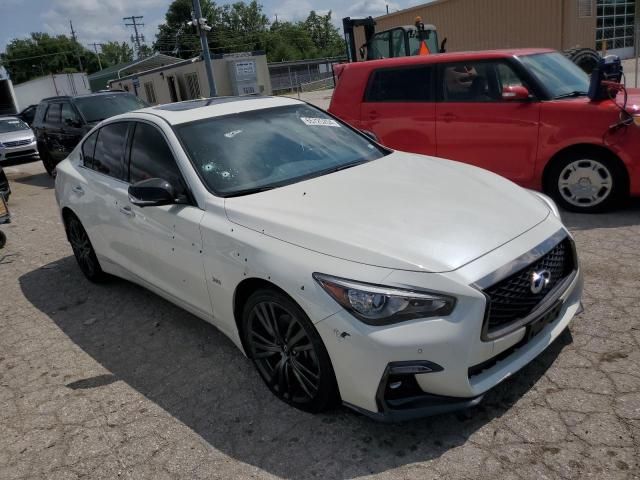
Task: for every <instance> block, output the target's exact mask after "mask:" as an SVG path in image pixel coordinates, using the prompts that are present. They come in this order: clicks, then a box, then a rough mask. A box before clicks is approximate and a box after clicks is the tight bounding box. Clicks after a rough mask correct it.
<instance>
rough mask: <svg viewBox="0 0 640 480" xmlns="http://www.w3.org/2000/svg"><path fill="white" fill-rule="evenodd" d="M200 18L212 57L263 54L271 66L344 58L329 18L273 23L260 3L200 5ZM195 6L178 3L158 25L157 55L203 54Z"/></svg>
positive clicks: (179, 0) (207, 1) (313, 16)
mask: <svg viewBox="0 0 640 480" xmlns="http://www.w3.org/2000/svg"><path fill="white" fill-rule="evenodd" d="M200 3H201V7H202V14H203V16H204V17H206V19H207V22H208V23H209V25H210V26H211V31H210V32H208V33H207V40H208V42H209V49H210V50H211V52H212V53H232V52H240V51H250V50H265V51H266V52H267V57H268V59H269V61H281V60H300V59H303V58H314V57H332V56H336V55H342V54H344V44H343V41H342V37H341V36H340V33H339V32H338V29H337V28H336V27H334V26H333V24H332V23H331V12H330V11H329V12H328V13H327V14H325V15H319V14H318V13H316V12H315V11H311V12H310V13H309V16H308V17H307V19H306V20H305V21H302V22H274V23H273V24H271V25H270V24H269V19H268V18H267V16H266V15H265V14H264V11H263V7H262V5H261V4H259V3H258V2H257V1H256V0H251V1H249V2H247V3H245V2H243V1H240V2H235V3H232V4H226V5H223V6H218V5H216V4H215V3H214V2H213V1H211V0H201V2H200ZM191 10H192V3H191V0H174V1H173V2H172V3H171V5H169V9H168V10H167V14H166V16H165V23H164V24H162V25H160V27H159V32H158V34H157V35H156V41H155V43H154V45H153V47H154V50H156V51H158V52H162V53H167V54H169V55H175V56H179V57H181V58H191V57H194V56H197V55H199V54H200V52H201V46H200V39H199V37H198V34H197V32H196V31H195V28H193V27H188V26H187V25H186V23H187V22H188V21H189V20H191Z"/></svg>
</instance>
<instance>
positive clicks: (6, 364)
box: [0, 164, 640, 480]
mask: <svg viewBox="0 0 640 480" xmlns="http://www.w3.org/2000/svg"><path fill="white" fill-rule="evenodd" d="M7 173H8V175H9V178H10V180H11V183H12V188H13V192H14V193H13V196H12V197H11V202H10V208H11V210H12V213H13V215H14V216H13V223H12V224H10V225H3V226H2V227H0V228H2V230H3V231H5V232H6V234H7V235H8V237H9V242H8V244H7V247H6V248H5V249H4V250H1V251H0V478H2V479H3V480H5V479H7V480H8V479H14V478H28V479H38V478H47V479H62V478H65V479H73V478H91V479H99V478H109V479H114V478H131V479H146V478H148V479H164V478H189V479H191V478H225V479H228V478H249V477H251V478H254V477H255V478H276V477H281V478H305V479H307V478H322V479H327V478H355V477H366V476H371V477H376V478H388V479H392V478H393V479H398V478H402V479H432V478H434V479H435V478H446V479H454V478H455V479H457V478H468V479H494V478H505V479H510V478H514V479H519V478H522V479H525V478H531V479H536V480H537V479H543V478H576V479H578V478H579V479H585V478H594V479H617V478H620V479H623V478H639V477H640V466H639V464H638V462H639V458H640V452H639V451H638V450H639V446H640V440H639V439H640V252H639V251H638V238H639V237H640V202H638V201H634V202H631V204H630V205H629V206H628V207H627V208H626V209H624V210H622V211H619V212H617V213H614V214H609V215H600V216H580V215H566V217H565V220H566V223H567V224H568V225H569V226H570V228H571V229H572V231H573V232H574V234H575V236H576V240H577V244H578V250H579V253H580V256H581V259H582V265H583V268H584V272H585V276H586V294H585V299H584V303H585V309H586V310H585V312H584V313H583V314H582V315H581V316H579V317H578V318H576V319H575V320H574V322H573V323H572V324H571V326H570V328H569V329H568V330H567V331H566V332H565V333H564V334H563V335H562V336H561V337H560V338H559V339H558V341H556V342H555V343H554V344H553V345H552V346H551V347H549V349H548V350H547V351H546V352H545V353H544V354H543V355H542V356H541V357H539V358H538V359H537V360H535V361H534V362H533V363H532V364H530V365H529V366H528V367H526V368H525V369H524V370H522V371H521V372H520V373H519V374H517V375H516V376H515V377H514V378H511V379H510V380H508V381H506V382H504V383H503V384H501V385H500V386H499V387H498V388H496V389H494V390H493V391H492V392H490V393H489V394H488V395H487V397H486V398H485V401H484V402H483V403H482V404H481V405H479V406H478V407H475V408H473V409H471V410H469V411H465V412H462V413H457V414H450V415H444V416H439V417H434V418H428V419H424V420H420V421H415V422H411V423H409V424H404V425H392V426H388V425H381V424H377V423H374V422H372V421H371V420H369V419H367V418H364V417H362V416H360V415H357V414H355V413H352V412H351V411H349V410H347V409H344V408H340V409H337V410H335V411H332V412H329V413H326V414H322V415H315V416H314V415H309V414H306V413H302V412H299V411H296V410H294V409H292V408H290V407H288V406H286V405H285V404H283V403H281V402H279V401H278V400H276V399H275V398H274V397H273V396H272V395H271V394H270V393H269V392H268V390H267V389H266V387H264V386H263V385H262V383H261V381H260V379H259V377H258V375H257V374H256V373H255V372H254V370H253V368H252V366H251V364H250V363H249V361H248V360H247V359H245V358H244V357H243V356H242V355H241V354H240V352H239V351H238V350H236V349H235V347H234V346H233V345H232V344H231V342H230V341H228V340H227V339H226V338H225V337H224V336H223V335H222V334H220V333H219V332H218V331H217V330H216V329H215V328H213V327H211V326H210V325H208V324H207V323H205V322H203V321H201V320H199V319H197V318H195V317H193V316H192V315H190V314H188V313H186V312H185V311H182V310H180V309H178V308H176V307H174V306H173V305H171V304H169V303H168V302H166V301H164V300H162V299H161V298H159V297H157V296H156V295H154V294H152V293H150V292H148V291H146V290H143V289H142V288H139V287H137V286H135V285H132V284H130V283H128V282H125V281H122V280H117V279H114V280H112V281H110V282H108V283H106V284H104V285H93V284H90V283H89V282H87V281H85V279H84V278H83V276H82V275H81V273H80V270H79V269H78V268H77V266H76V264H75V260H74V259H73V257H72V253H71V249H70V248H69V246H68V244H67V242H66V239H65V237H64V233H63V229H62V225H61V223H60V221H59V218H58V214H57V208H56V204H55V200H54V195H53V189H52V181H51V180H50V179H49V178H48V177H47V176H46V174H45V173H44V170H43V169H42V168H41V166H40V165H39V164H31V165H23V166H19V167H12V168H8V169H7Z"/></svg>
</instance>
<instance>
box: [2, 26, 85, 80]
mask: <svg viewBox="0 0 640 480" xmlns="http://www.w3.org/2000/svg"><path fill="white" fill-rule="evenodd" d="M80 62H81V63H82V69H83V70H84V71H86V72H87V73H93V72H95V71H97V70H98V59H97V58H96V55H95V53H93V52H91V51H89V50H87V49H86V48H84V47H83V46H82V45H80V44H79V43H78V42H76V41H75V40H73V39H71V38H69V37H67V36H65V35H56V36H52V35H49V34H47V33H40V32H34V33H32V34H31V36H30V37H29V38H27V39H22V38H16V39H13V40H11V41H10V42H9V44H8V45H7V47H6V49H5V52H4V53H2V54H0V63H2V65H3V66H5V67H6V69H7V70H8V71H9V73H10V75H11V79H12V80H13V82H14V83H16V84H19V83H22V82H26V81H27V80H30V79H32V78H35V77H39V76H42V75H46V74H49V73H63V72H66V73H69V72H77V71H79V70H80Z"/></svg>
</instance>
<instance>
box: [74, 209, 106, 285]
mask: <svg viewBox="0 0 640 480" xmlns="http://www.w3.org/2000/svg"><path fill="white" fill-rule="evenodd" d="M65 228H66V230H67V238H68V239H69V243H70V244H71V248H72V249H73V254H74V256H75V257H76V261H77V262H78V266H79V267H80V270H82V273H84V276H85V277H87V279H88V280H89V281H91V282H94V283H98V282H101V281H103V280H105V278H106V274H105V273H104V272H103V271H102V267H100V262H99V261H98V257H97V256H96V252H95V250H94V249H93V246H92V245H91V241H90V240H89V235H87V232H86V230H85V229H84V227H83V226H82V223H81V222H80V220H79V219H78V217H76V216H75V215H74V214H72V213H70V214H68V215H67V217H66V220H65Z"/></svg>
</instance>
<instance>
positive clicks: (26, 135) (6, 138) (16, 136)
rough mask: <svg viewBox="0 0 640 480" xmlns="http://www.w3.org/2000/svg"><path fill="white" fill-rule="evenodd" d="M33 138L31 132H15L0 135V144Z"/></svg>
mask: <svg viewBox="0 0 640 480" xmlns="http://www.w3.org/2000/svg"><path fill="white" fill-rule="evenodd" d="M31 138H33V132H32V131H31V130H17V131H15V132H6V133H0V143H2V142H17V141H19V140H29V139H31Z"/></svg>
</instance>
